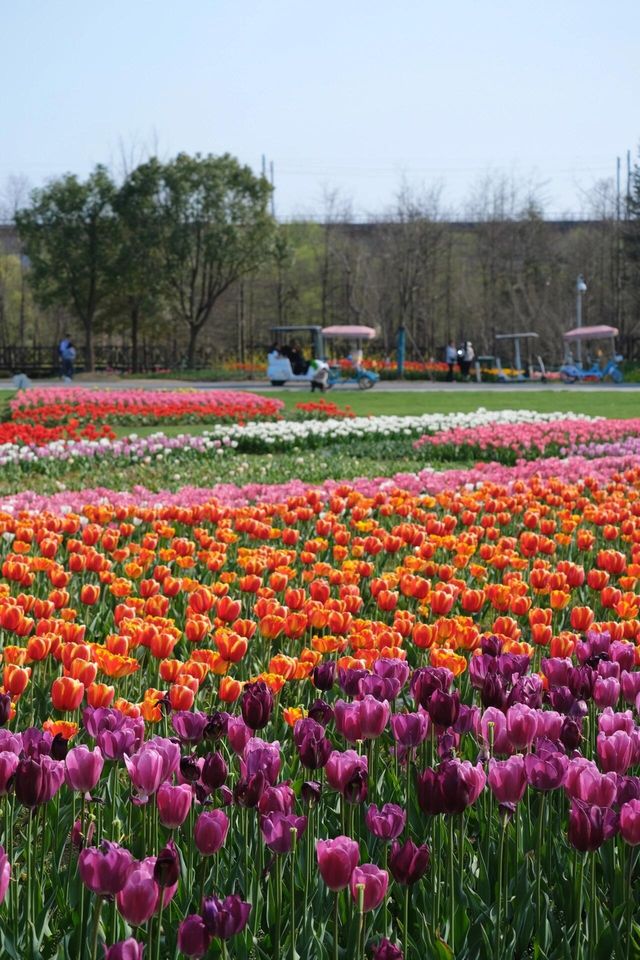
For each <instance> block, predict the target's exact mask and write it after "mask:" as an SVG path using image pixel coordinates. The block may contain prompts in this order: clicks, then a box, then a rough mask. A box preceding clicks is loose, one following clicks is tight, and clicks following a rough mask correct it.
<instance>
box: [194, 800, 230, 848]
mask: <svg viewBox="0 0 640 960" xmlns="http://www.w3.org/2000/svg"><path fill="white" fill-rule="evenodd" d="M228 831H229V818H228V816H227V815H226V813H224V812H223V811H222V810H205V812H204V813H201V814H200V816H199V817H198V819H197V820H196V823H195V827H194V828H193V837H194V840H195V844H196V847H197V848H198V852H199V853H201V854H202V855H203V856H205V857H210V856H211V855H212V854H214V853H217V852H218V850H220V849H221V848H222V847H223V846H224V842H225V840H226V838H227V833H228Z"/></svg>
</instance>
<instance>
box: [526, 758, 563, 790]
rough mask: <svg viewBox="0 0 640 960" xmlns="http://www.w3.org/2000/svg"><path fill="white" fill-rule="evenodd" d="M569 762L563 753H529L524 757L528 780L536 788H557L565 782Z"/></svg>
mask: <svg viewBox="0 0 640 960" xmlns="http://www.w3.org/2000/svg"><path fill="white" fill-rule="evenodd" d="M567 763H568V761H567V758H566V756H565V755H564V754H562V753H551V752H545V753H542V754H540V753H537V754H536V753H528V754H527V756H526V757H525V758H524V769H525V772H526V774H527V781H528V783H529V784H530V785H531V786H532V787H534V788H535V789H536V790H543V791H547V790H556V789H557V788H558V787H560V786H562V784H563V783H564V778H565V775H566V770H567Z"/></svg>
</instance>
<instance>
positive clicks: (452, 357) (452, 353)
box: [445, 340, 458, 383]
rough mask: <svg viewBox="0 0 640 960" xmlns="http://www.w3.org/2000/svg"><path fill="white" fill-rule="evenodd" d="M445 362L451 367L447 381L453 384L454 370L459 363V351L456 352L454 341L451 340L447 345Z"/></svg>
mask: <svg viewBox="0 0 640 960" xmlns="http://www.w3.org/2000/svg"><path fill="white" fill-rule="evenodd" d="M445 361H446V364H447V366H448V367H449V370H448V372H447V380H448V381H449V382H450V383H451V382H452V381H453V368H454V367H455V365H456V363H457V361H458V351H457V350H456V345H455V341H454V340H449V343H448V344H447V348H446V350H445Z"/></svg>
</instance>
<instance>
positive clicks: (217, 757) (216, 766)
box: [200, 750, 229, 790]
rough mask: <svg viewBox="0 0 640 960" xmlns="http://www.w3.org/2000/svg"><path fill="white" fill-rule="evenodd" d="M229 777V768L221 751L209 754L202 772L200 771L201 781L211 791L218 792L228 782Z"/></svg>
mask: <svg viewBox="0 0 640 960" xmlns="http://www.w3.org/2000/svg"><path fill="white" fill-rule="evenodd" d="M228 775H229V768H228V767H227V764H226V761H225V759H224V757H223V756H222V754H221V753H220V751H219V750H216V752H215V753H208V754H207V755H206V757H205V758H204V763H203V764H202V770H201V771H200V780H201V781H202V783H203V784H204V785H205V787H208V788H209V790H217V789H218V787H221V786H222V785H223V783H225V782H226V779H227V776H228Z"/></svg>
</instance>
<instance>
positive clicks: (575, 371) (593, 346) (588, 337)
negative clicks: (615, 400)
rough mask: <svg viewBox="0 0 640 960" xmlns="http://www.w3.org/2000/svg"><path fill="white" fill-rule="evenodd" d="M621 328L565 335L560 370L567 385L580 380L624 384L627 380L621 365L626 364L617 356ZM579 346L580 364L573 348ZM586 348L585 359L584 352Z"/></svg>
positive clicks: (588, 329) (578, 329) (582, 329)
mask: <svg viewBox="0 0 640 960" xmlns="http://www.w3.org/2000/svg"><path fill="white" fill-rule="evenodd" d="M617 335H618V328H617V327H607V326H597V327H576V328H575V329H574V330H567V332H566V333H565V334H563V337H562V339H563V340H564V346H565V358H564V363H563V364H562V366H561V367H560V377H561V379H562V381H563V382H564V383H576V381H599V380H608V379H611V380H613V382H614V383H622V381H623V379H624V377H623V375H622V370H621V369H620V367H619V366H618V364H619V363H621V361H622V359H623V358H622V357H621V356H620V354H618V353H616V336H617ZM573 346H575V347H576V354H577V361H576V360H574V357H573V353H572V349H571V348H572V347H573ZM583 347H585V351H586V352H585V360H586V362H585V363H583V362H582V351H583Z"/></svg>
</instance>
